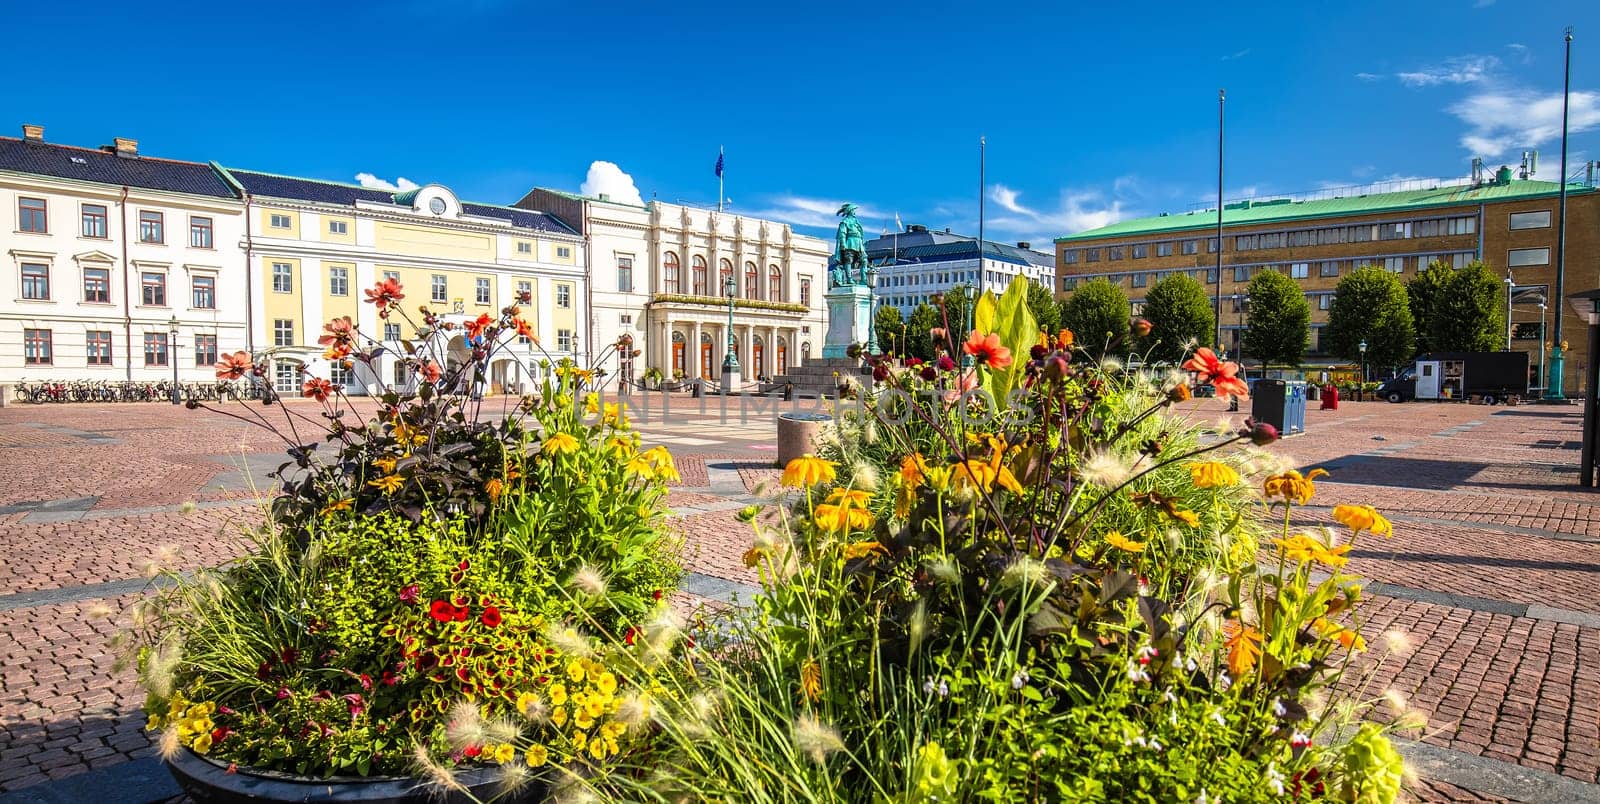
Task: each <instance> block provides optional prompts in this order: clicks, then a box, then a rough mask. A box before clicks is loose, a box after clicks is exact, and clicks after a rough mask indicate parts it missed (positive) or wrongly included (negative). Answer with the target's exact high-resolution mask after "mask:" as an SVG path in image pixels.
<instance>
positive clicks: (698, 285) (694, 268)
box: [689, 254, 708, 296]
mask: <svg viewBox="0 0 1600 804" xmlns="http://www.w3.org/2000/svg"><path fill="white" fill-rule="evenodd" d="M689 265H690V268H689V287H690V288H691V290H690V291H689V292H690V293H693V294H694V295H696V296H704V295H706V272H707V270H708V269H707V267H706V258H705V257H702V256H700V255H698V254H696V255H695V256H694V257H693V258H691V259H690V260H689Z"/></svg>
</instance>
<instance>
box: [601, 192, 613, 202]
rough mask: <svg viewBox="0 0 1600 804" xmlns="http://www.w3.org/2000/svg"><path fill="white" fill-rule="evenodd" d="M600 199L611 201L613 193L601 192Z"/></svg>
mask: <svg viewBox="0 0 1600 804" xmlns="http://www.w3.org/2000/svg"><path fill="white" fill-rule="evenodd" d="M600 200H601V201H610V200H611V194H610V193H601V194H600Z"/></svg>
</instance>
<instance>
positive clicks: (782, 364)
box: [773, 335, 789, 374]
mask: <svg viewBox="0 0 1600 804" xmlns="http://www.w3.org/2000/svg"><path fill="white" fill-rule="evenodd" d="M773 373H774V374H787V373H789V340H788V339H787V338H785V337H783V336H782V335H779V336H778V362H777V371H775V372H773Z"/></svg>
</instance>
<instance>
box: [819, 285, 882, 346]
mask: <svg viewBox="0 0 1600 804" xmlns="http://www.w3.org/2000/svg"><path fill="white" fill-rule="evenodd" d="M822 298H823V299H825V300H826V301H827V302H828V336H827V338H825V339H824V340H823V342H822V356H823V357H824V358H830V357H848V356H849V354H848V353H849V349H850V347H851V345H853V344H858V343H859V344H866V343H867V342H868V341H870V340H871V339H872V288H869V287H866V286H864V285H846V286H844V287H837V288H834V289H832V290H830V291H828V292H827V293H826V294H824V295H823V297H822Z"/></svg>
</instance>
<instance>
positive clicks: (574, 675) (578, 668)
mask: <svg viewBox="0 0 1600 804" xmlns="http://www.w3.org/2000/svg"><path fill="white" fill-rule="evenodd" d="M583 677H584V669H583V662H580V661H578V660H577V659H573V660H572V661H570V662H567V678H570V679H572V682H573V683H574V684H582V683H583Z"/></svg>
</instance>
